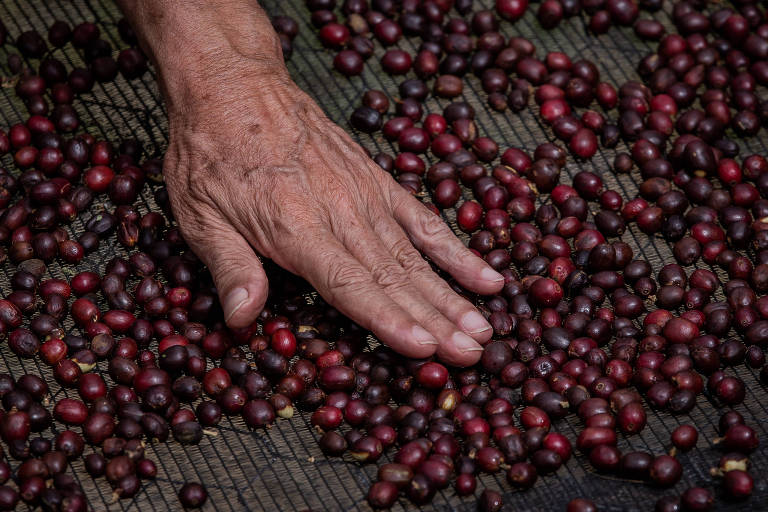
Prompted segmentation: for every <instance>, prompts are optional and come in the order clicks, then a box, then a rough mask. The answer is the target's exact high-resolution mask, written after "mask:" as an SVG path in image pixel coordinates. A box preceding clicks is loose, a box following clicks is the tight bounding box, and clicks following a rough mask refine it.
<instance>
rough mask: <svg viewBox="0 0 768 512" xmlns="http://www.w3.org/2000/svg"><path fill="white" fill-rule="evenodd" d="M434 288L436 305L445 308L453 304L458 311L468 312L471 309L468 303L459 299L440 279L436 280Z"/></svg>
mask: <svg viewBox="0 0 768 512" xmlns="http://www.w3.org/2000/svg"><path fill="white" fill-rule="evenodd" d="M435 288H436V289H435V301H436V303H437V304H438V305H440V306H446V305H448V304H451V303H454V304H455V305H456V306H457V309H459V310H466V311H470V310H471V309H473V307H472V304H470V303H469V301H467V300H466V299H463V298H461V297H459V296H458V295H457V294H456V292H454V291H453V290H452V289H451V287H450V286H448V284H446V282H445V281H443V280H442V279H439V278H438V279H436V285H435Z"/></svg>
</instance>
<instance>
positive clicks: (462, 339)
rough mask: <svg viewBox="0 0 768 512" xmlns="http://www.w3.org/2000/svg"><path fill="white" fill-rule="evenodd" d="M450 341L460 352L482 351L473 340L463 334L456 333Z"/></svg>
mask: <svg viewBox="0 0 768 512" xmlns="http://www.w3.org/2000/svg"><path fill="white" fill-rule="evenodd" d="M451 341H453V344H454V345H456V348H457V349H459V350H460V351H461V352H477V351H481V350H483V347H481V346H480V344H479V343H477V342H476V341H475V340H473V339H472V338H470V337H469V336H467V335H466V334H464V333H463V332H456V333H454V334H453V337H451Z"/></svg>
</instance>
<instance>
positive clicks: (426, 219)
mask: <svg viewBox="0 0 768 512" xmlns="http://www.w3.org/2000/svg"><path fill="white" fill-rule="evenodd" d="M418 222H419V229H420V230H421V233H422V235H423V236H424V237H426V238H427V239H432V238H441V237H443V236H445V235H446V230H447V229H448V226H447V225H446V224H445V222H443V219H441V218H440V217H438V216H437V215H435V214H433V213H431V212H429V211H428V210H427V209H426V208H424V209H422V211H421V212H420V213H419V219H418Z"/></svg>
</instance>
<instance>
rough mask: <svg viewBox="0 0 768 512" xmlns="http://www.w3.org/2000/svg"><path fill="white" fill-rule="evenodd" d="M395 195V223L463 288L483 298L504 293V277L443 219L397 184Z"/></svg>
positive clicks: (393, 200)
mask: <svg viewBox="0 0 768 512" xmlns="http://www.w3.org/2000/svg"><path fill="white" fill-rule="evenodd" d="M391 193H392V204H393V212H392V213H393V215H394V217H395V220H396V221H397V222H398V223H399V224H400V225H401V226H402V227H403V229H404V230H405V232H406V233H407V234H408V235H409V237H410V239H411V240H412V241H413V245H415V246H416V248H418V249H419V250H420V251H422V252H424V253H425V254H426V255H427V256H429V257H430V258H432V260H433V261H434V262H435V263H437V265H438V266H439V267H440V268H442V269H443V270H445V271H446V272H448V273H449V274H451V275H452V276H453V277H454V278H456V280H457V281H458V282H459V283H460V284H461V285H462V286H464V287H466V288H468V289H470V290H472V291H474V292H477V293H480V294H483V295H492V294H495V293H498V292H500V291H501V289H502V288H503V286H504V277H503V276H502V275H501V274H499V273H498V272H496V271H495V270H493V269H492V268H491V267H490V266H488V264H487V263H486V262H485V261H483V259H482V258H480V257H478V256H475V255H474V254H472V252H471V251H470V250H469V249H467V248H466V247H464V244H462V243H461V241H460V240H459V239H458V238H456V235H454V234H453V231H451V228H450V227H448V225H447V224H446V223H445V222H443V220H442V219H441V218H440V217H438V216H437V215H435V214H434V213H433V212H431V211H429V210H428V209H427V208H426V207H425V206H424V205H423V204H421V203H420V202H419V201H418V200H417V199H415V198H413V197H412V196H411V195H410V194H409V193H408V192H406V191H405V190H404V189H402V188H401V187H399V186H397V185H393V186H392V192H391Z"/></svg>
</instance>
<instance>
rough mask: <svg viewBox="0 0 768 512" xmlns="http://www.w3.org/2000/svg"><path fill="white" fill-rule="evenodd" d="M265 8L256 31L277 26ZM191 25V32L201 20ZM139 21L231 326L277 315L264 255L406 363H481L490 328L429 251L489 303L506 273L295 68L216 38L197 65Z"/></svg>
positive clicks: (174, 194) (178, 203)
mask: <svg viewBox="0 0 768 512" xmlns="http://www.w3.org/2000/svg"><path fill="white" fill-rule="evenodd" d="M233 1H234V3H238V0H233ZM161 3H162V2H161ZM241 3H242V2H241ZM171 5H172V4H171ZM155 7H156V6H154V7H152V8H155ZM240 7H243V6H240ZM168 8H169V9H174V7H172V6H168ZM208 8H210V9H215V8H216V7H211V6H209V7H208ZM148 9H150V8H149V7H148ZM253 9H254V11H253V12H254V14H253V16H254V20H252V22H253V23H261V24H262V26H263V24H264V20H263V18H264V15H263V12H262V11H261V10H260V9H259V8H258V7H257V6H255V7H253ZM175 15H176V16H182V15H180V14H178V13H177V14H175ZM189 16H192V19H191V20H187V18H189ZM182 18H183V22H180V25H183V24H184V23H191V24H194V23H201V22H200V21H195V19H194V14H193V15H190V14H188V13H186V12H185V13H184V15H183V16H182ZM134 23H138V24H139V26H140V27H142V26H148V27H149V28H146V29H145V30H143V31H140V34H142V35H143V38H142V39H143V44H144V45H145V47H148V48H149V53H150V54H151V55H152V56H153V58H154V60H155V62H156V64H157V65H158V67H159V69H160V79H161V88H162V90H163V93H164V96H165V99H166V102H167V104H168V114H169V123H170V133H171V143H170V147H169V148H168V151H167V153H166V157H165V164H164V175H165V180H166V183H167V187H168V192H169V195H170V198H171V205H172V208H173V212H174V215H175V217H176V219H177V221H178V224H179V227H180V229H181V231H182V233H183V235H184V237H185V239H186V240H187V242H188V243H189V245H190V247H191V248H192V249H193V250H194V251H195V253H196V254H197V255H198V256H199V257H200V258H201V259H202V260H203V262H204V263H205V264H206V265H207V266H208V267H209V269H210V271H211V272H212V275H213V278H214V281H215V284H216V287H217V290H218V292H219V296H220V299H221V303H222V306H223V308H224V312H225V316H226V320H227V323H228V324H229V325H230V326H232V327H242V326H246V325H248V324H250V323H251V322H252V321H253V320H254V319H255V318H256V317H257V315H258V313H259V311H260V310H261V309H262V308H263V306H264V303H265V301H266V297H267V286H268V283H267V277H266V275H265V274H264V271H263V269H262V267H261V263H260V261H259V259H258V257H257V254H259V255H262V256H264V257H267V258H270V259H272V260H274V261H275V262H276V263H278V264H279V265H280V266H282V267H283V268H285V269H287V270H289V271H290V272H293V273H295V274H298V275H300V276H302V277H304V278H305V279H307V280H308V281H309V282H310V283H311V284H312V285H313V286H314V287H315V288H316V289H317V291H318V292H319V293H320V294H321V295H322V296H323V297H324V298H325V299H326V300H327V301H328V302H329V303H330V304H332V305H333V306H335V307H336V308H338V309H339V310H340V311H341V312H343V313H344V314H346V315H347V316H349V317H350V318H352V319H353V320H354V321H356V322H357V323H359V324H360V325H361V326H363V327H365V328H367V329H370V330H371V331H373V333H374V334H375V335H376V336H377V337H378V338H379V339H381V340H382V341H383V342H384V343H385V344H387V345H389V346H390V347H392V348H393V349H395V350H397V351H398V352H400V353H402V354H404V355H407V356H410V357H419V358H421V357H428V356H430V355H432V354H434V353H436V354H437V356H438V357H440V358H441V359H442V360H444V361H446V362H448V363H450V364H456V365H469V364H473V363H475V362H476V361H477V360H478V359H479V357H480V354H481V353H482V347H481V344H482V343H485V342H487V341H488V340H489V339H490V337H491V334H492V330H491V328H490V325H489V324H488V323H487V322H486V320H485V319H484V318H483V317H482V315H480V313H479V312H477V310H476V309H475V308H474V307H473V306H472V304H470V303H469V302H468V301H467V300H465V299H464V298H462V297H460V296H459V295H457V294H456V293H455V292H454V291H453V290H451V288H450V287H449V286H448V284H447V283H446V282H445V281H444V280H443V279H441V278H440V277H438V276H437V275H436V274H435V273H434V272H433V271H432V270H431V268H430V266H429V264H428V263H427V262H426V261H425V260H424V259H423V257H422V256H421V254H420V252H419V251H422V252H423V253H424V254H426V255H428V256H429V257H430V258H431V259H432V261H434V262H435V263H436V264H437V265H438V266H440V267H441V268H442V269H444V270H446V271H447V272H449V273H450V274H451V275H453V277H455V278H456V279H457V281H458V282H459V283H461V284H462V285H463V286H465V287H466V288H468V289H471V290H473V291H475V292H478V293H481V294H490V293H495V292H498V291H499V290H500V289H501V287H502V286H503V278H502V276H501V275H500V274H498V273H497V272H495V271H494V270H492V269H491V268H490V267H488V266H487V265H486V264H485V262H484V261H483V260H482V259H481V258H479V257H477V256H475V255H473V254H472V253H471V252H470V251H469V250H468V249H466V248H465V247H464V246H463V245H462V243H461V242H460V241H459V240H458V239H457V238H456V237H455V236H454V235H453V233H452V232H451V230H450V228H449V227H448V226H447V225H446V224H445V223H444V222H443V221H442V220H441V219H440V218H439V217H438V216H436V215H435V214H434V213H432V212H431V211H429V210H428V209H427V208H426V207H425V206H423V205H422V204H421V203H420V202H419V201H418V200H417V199H415V198H413V197H412V196H411V195H410V194H409V193H408V192H406V191H405V190H404V189H403V188H401V187H400V185H398V184H397V183H396V182H395V181H394V180H393V179H392V177H391V176H389V175H388V174H387V173H386V172H384V171H383V170H382V169H381V168H380V167H379V166H378V165H376V164H375V163H374V162H373V161H372V160H371V159H370V158H368V157H367V156H366V154H365V152H364V151H363V149H362V148H361V147H360V146H358V145H357V144H356V143H355V142H354V141H353V140H352V139H351V138H350V137H349V136H348V135H347V134H346V133H345V132H344V130H343V129H341V128H340V127H339V126H337V125H336V124H334V123H333V122H332V121H330V120H329V119H328V118H327V117H326V116H325V115H324V113H323V112H322V110H321V109H320V108H319V107H318V106H317V104H316V103H315V102H314V101H313V100H312V99H311V98H310V97H309V96H308V95H307V94H305V93H304V92H302V91H301V90H300V89H299V88H298V87H297V86H296V85H295V84H294V83H293V82H292V81H291V80H290V78H289V76H288V73H287V71H286V69H285V67H284V65H283V64H282V60H281V59H279V58H278V59H272V58H269V57H264V56H263V55H259V56H254V55H251V54H248V53H247V52H242V51H229V46H227V42H226V39H227V38H226V37H224V38H223V40H222V41H219V42H218V43H217V42H216V41H217V40H216V39H215V38H213V36H211V38H213V42H211V41H206V42H205V43H200V45H201V48H202V49H201V50H200V51H199V53H198V54H197V55H196V59H195V63H194V64H191V63H190V64H189V65H188V66H184V65H183V63H180V62H177V61H175V60H174V59H172V57H173V52H174V50H173V45H165V46H164V45H163V43H162V41H163V40H165V39H167V37H159V36H158V37H156V38H155V39H154V43H153V38H152V35H151V34H152V32H151V30H150V29H151V27H152V25H151V23H150V22H149V21H145V22H144V23H145V25H142V20H141V19H139V20H138V22H137V21H136V20H134ZM267 23H268V22H267ZM263 32H264V33H263V34H262V36H263V37H264V38H265V39H263V40H262V41H261V45H260V47H261V48H271V50H270V52H268V55H271V54H272V53H274V54H275V55H277V57H280V48H279V43H278V42H277V40H276V38H275V36H274V33H273V32H271V27H268V26H267V27H265V28H263ZM209 39H210V38H209ZM158 41H159V42H158ZM206 45H207V46H206ZM211 47H212V48H213V49H210V48H211ZM179 60H183V59H179ZM164 62H165V63H167V65H165V66H164ZM187 62H189V61H187Z"/></svg>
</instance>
